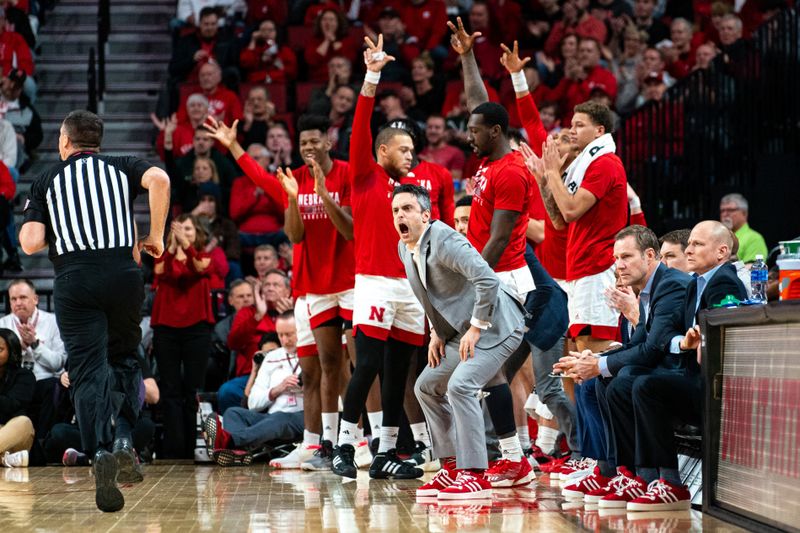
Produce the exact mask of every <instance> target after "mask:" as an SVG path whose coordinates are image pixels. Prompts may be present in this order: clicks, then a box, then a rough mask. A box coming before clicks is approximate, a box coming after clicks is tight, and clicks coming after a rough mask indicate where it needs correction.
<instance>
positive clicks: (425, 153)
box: [419, 115, 466, 181]
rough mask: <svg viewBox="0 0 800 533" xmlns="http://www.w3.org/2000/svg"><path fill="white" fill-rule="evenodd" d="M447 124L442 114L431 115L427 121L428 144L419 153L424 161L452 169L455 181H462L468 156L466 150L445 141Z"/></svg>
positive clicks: (426, 138) (426, 136) (426, 135)
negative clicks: (465, 154) (463, 150)
mask: <svg viewBox="0 0 800 533" xmlns="http://www.w3.org/2000/svg"><path fill="white" fill-rule="evenodd" d="M446 127H447V124H446V123H445V120H444V117H443V116H442V115H431V116H429V117H428V120H427V121H426V122H425V140H427V141H428V146H426V147H425V149H424V150H422V151H421V152H420V154H419V158H420V159H422V160H423V161H430V162H431V163H436V164H437V165H441V166H443V167H444V168H446V169H447V170H449V171H450V174H451V175H452V177H453V181H461V178H462V176H463V173H464V163H465V162H466V157H465V156H464V152H462V151H461V150H460V149H458V148H456V147H455V146H452V145H449V144H447V143H446V142H445V130H446Z"/></svg>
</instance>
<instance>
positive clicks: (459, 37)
mask: <svg viewBox="0 0 800 533" xmlns="http://www.w3.org/2000/svg"><path fill="white" fill-rule="evenodd" d="M456 23H458V27H456V26H455V24H453V23H452V22H450V21H449V20H448V21H447V27H448V28H450V31H451V32H453V34H452V35H451V36H450V46H452V47H453V50H455V51H456V53H457V54H458V55H460V56H463V55H464V54H467V53H469V51H470V50H472V46H473V45H474V44H475V39H477V38H478V37H480V36H481V35H483V34H482V33H481V32H479V31H476V32H475V33H473V34H472V35H470V34H469V33H467V30H465V29H464V23H463V22H461V17H458V18H456Z"/></svg>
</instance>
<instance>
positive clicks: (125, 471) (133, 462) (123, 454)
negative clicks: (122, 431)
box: [113, 438, 144, 483]
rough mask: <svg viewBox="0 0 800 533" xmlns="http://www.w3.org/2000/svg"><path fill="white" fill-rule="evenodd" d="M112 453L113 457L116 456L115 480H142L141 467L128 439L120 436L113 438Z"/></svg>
mask: <svg viewBox="0 0 800 533" xmlns="http://www.w3.org/2000/svg"><path fill="white" fill-rule="evenodd" d="M113 453H114V457H116V458H117V468H118V472H117V481H119V482H120V483H139V482H140V481H143V480H144V475H143V474H142V468H141V466H140V465H139V461H138V459H137V458H136V452H135V451H133V445H132V444H131V441H130V440H129V439H126V438H120V439H117V440H115V441H114V452H113Z"/></svg>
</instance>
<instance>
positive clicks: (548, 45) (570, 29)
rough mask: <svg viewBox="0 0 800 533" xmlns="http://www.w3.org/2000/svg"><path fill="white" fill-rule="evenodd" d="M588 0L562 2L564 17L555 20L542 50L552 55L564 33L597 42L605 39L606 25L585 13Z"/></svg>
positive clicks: (555, 51)
mask: <svg viewBox="0 0 800 533" xmlns="http://www.w3.org/2000/svg"><path fill="white" fill-rule="evenodd" d="M588 6H589V0H567V1H566V2H564V6H563V7H562V10H563V12H564V19H563V20H560V21H558V22H556V23H555V24H554V25H553V29H552V30H551V31H550V35H549V36H548V37H547V41H546V42H545V44H544V51H545V53H546V54H547V55H549V56H551V57H553V56H555V55H556V53H557V52H558V47H559V44H561V41H562V39H563V38H564V36H565V35H567V34H570V33H574V34H575V35H577V36H578V37H580V38H581V39H594V40H595V41H597V42H598V43H604V42H605V41H606V34H607V32H608V30H607V29H606V25H605V24H604V23H603V22H601V21H599V20H597V19H596V18H594V17H593V16H591V15H589V13H587V11H586V8H587V7H588Z"/></svg>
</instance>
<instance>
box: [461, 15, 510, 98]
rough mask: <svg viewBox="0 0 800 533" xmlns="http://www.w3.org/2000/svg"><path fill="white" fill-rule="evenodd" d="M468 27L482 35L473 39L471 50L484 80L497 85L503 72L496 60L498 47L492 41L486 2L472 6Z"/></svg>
mask: <svg viewBox="0 0 800 533" xmlns="http://www.w3.org/2000/svg"><path fill="white" fill-rule="evenodd" d="M469 26H470V29H471V30H472V31H473V32H479V33H481V34H482V35H480V36H479V37H477V38H476V39H475V44H474V45H473V47H472V49H473V53H474V54H475V60H476V61H477V62H478V65H479V66H480V69H481V74H483V78H484V80H488V81H490V82H495V83H498V82H499V81H500V80H501V79H502V78H503V76H504V75H505V70H504V69H503V67H502V65H500V62H499V61H498V60H497V58H498V57H500V46H499V45H498V43H496V42H495V41H493V40H492V34H493V33H494V32H493V30H492V25H491V13H490V11H489V4H488V3H487V2H483V1H481V2H475V3H474V4H472V9H470V10H469Z"/></svg>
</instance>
